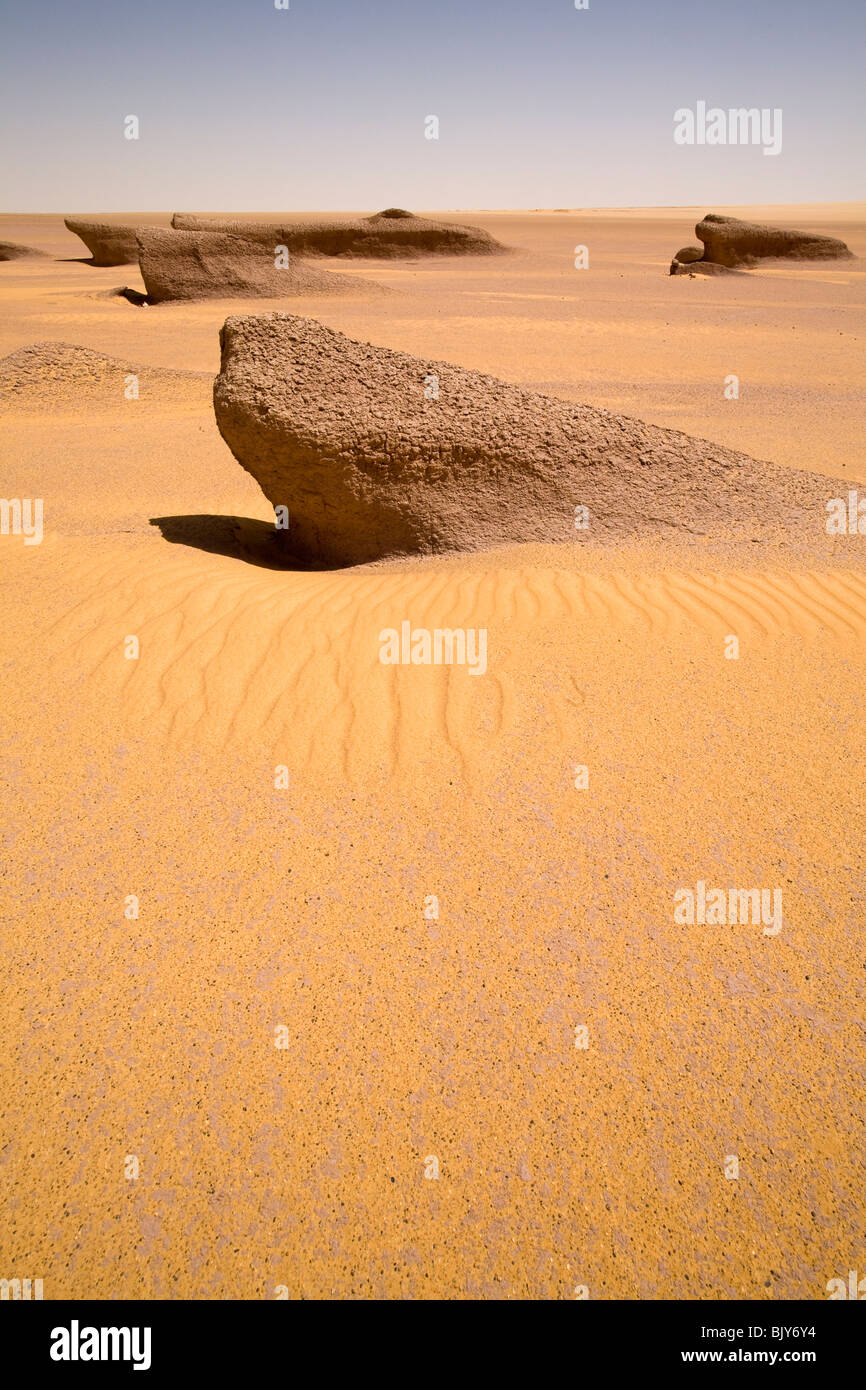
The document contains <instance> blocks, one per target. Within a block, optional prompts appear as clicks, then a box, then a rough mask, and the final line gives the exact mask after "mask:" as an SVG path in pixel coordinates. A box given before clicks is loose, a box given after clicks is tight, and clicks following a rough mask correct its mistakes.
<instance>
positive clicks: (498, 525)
mask: <svg viewBox="0 0 866 1390" xmlns="http://www.w3.org/2000/svg"><path fill="white" fill-rule="evenodd" d="M220 341H221V346H222V366H221V370H220V373H219V376H218V377H217V378H216V381H215V382H214V409H215V412H216V419H217V424H218V426H219V429H220V432H221V434H222V436H223V438H224V440H225V441H226V443H227V444H228V446H229V448H230V449H231V451H232V453H233V454H234V456H235V458H236V459H237V460H238V462H239V463H240V464H241V465H242V466H243V467H244V468H245V469H246V470H247V472H249V473H251V474H252V476H253V477H254V478H255V479H256V481H257V482H258V483H259V485H260V487H261V488H262V491H263V492H264V493H265V495H266V497H267V498H268V500H269V501H270V502H271V503H272V505H273V506H274V507H277V506H286V507H288V509H289V544H290V547H291V550H292V553H293V554H294V555H296V556H297V557H298V558H299V559H304V560H308V561H313V562H324V563H327V564H331V565H340V564H345V565H349V564H353V563H359V562H363V561H369V560H376V559H379V558H381V557H385V556H397V555H417V554H432V553H435V552H444V551H457V550H462V551H473V550H481V549H485V548H489V547H494V546H497V545H504V544H510V543H515V542H523V541H536V542H552V541H574V540H576V539H580V538H581V536H580V533H579V532H576V531H575V525H574V522H575V508H577V507H587V508H588V509H589V531H588V533H587V534H588V537H590V538H592V539H593V540H611V539H614V540H615V539H619V538H626V537H636V536H646V535H650V534H657V535H658V534H661V535H664V536H668V537H670V536H675V535H676V534H677V533H678V532H679V533H689V534H690V535H691V536H694V535H696V534H697V535H712V534H716V535H722V534H728V535H736V536H738V537H740V538H747V537H751V538H754V539H770V538H774V539H778V538H779V537H780V536H781V537H782V538H783V539H784V538H786V537H788V536H790V535H791V534H792V533H794V534H796V535H797V536H798V538H799V539H800V540H802V539H803V537H804V535H808V537H809V538H810V539H812V538H814V537H816V536H819V535H820V533H821V532H822V530H823V509H824V504H825V502H826V499H827V497H828V496H830V495H832V494H831V493H828V486H830V487H834V486H836V484H835V483H830V484H828V480H827V479H826V478H822V477H820V476H819V475H816V474H812V473H805V472H795V471H793V470H790V469H787V468H780V467H777V466H775V465H773V464H770V463H759V462H757V461H756V460H754V459H752V458H749V457H748V456H747V455H745V454H741V453H737V452H735V451H734V450H732V449H727V448H724V447H722V446H721V445H719V444H710V443H707V442H706V441H704V440H700V439H692V438H690V437H689V436H688V435H685V434H681V433H679V432H678V431H676V430H670V429H661V428H658V427H657V426H654V425H648V424H643V423H642V422H640V421H639V420H633V419H629V418H628V417H626V416H623V415H615V414H613V413H611V412H610V411H607V410H600V409H596V408H594V407H590V406H583V405H573V404H570V403H568V402H566V401H561V400H554V399H551V398H549V397H547V396H542V395H536V394H534V393H532V392H529V391H524V390H522V389H520V388H519V387H516V386H510V385H508V384H506V383H505V382H503V381H499V380H497V379H496V378H495V377H492V376H484V375H482V374H481V373H479V372H473V371H466V370H464V369H463V368H461V367H456V366H452V365H451V364H450V363H448V362H438V361H427V360H424V359H422V358H418V357H411V356H409V355H408V354H406V353H403V352H393V351H391V350H389V349H386V348H379V347H372V346H371V345H370V344H369V343H361V342H356V341H354V340H353V339H351V338H347V337H344V336H343V334H341V333H337V332H334V331H332V330H331V329H329V328H325V327H323V325H321V324H320V323H317V322H315V321H313V320H309V319H304V318H299V317H295V316H293V315H291V314H286V313H272V314H263V315H257V316H253V315H247V316H243V315H238V316H234V317H231V318H229V319H227V320H226V322H225V324H224V326H223V329H222V332H221V335H220ZM434 388H435V389H434Z"/></svg>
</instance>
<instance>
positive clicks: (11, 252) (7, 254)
mask: <svg viewBox="0 0 866 1390" xmlns="http://www.w3.org/2000/svg"><path fill="white" fill-rule="evenodd" d="M44 255H46V252H45V251H37V249H36V247H35V246H21V245H20V244H19V243H18V242H17V241H0V261H26V260H29V259H31V258H33V257H39V256H44Z"/></svg>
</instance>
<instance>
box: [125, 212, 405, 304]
mask: <svg viewBox="0 0 866 1390" xmlns="http://www.w3.org/2000/svg"><path fill="white" fill-rule="evenodd" d="M138 245H139V268H140V270H141V277H142V279H143V280H144V284H145V288H146V289H147V297H148V299H149V301H150V302H151V303H153V304H161V303H164V302H165V301H168V300H173V299H238V298H240V299H254V298H256V299H257V298H262V299H287V298H290V297H295V296H297V295H305V294H315V295H319V294H328V295H331V294H350V293H352V292H355V291H359V290H366V291H369V290H370V289H371V287H372V286H371V282H369V281H365V280H360V279H358V278H357V277H355V276H347V275H334V274H333V273H332V272H331V271H328V270H320V269H319V268H318V267H317V266H311V265H307V264H306V263H305V262H304V261H302V260H299V258H298V257H297V256H296V255H289V256H288V257H287V259H288V264H287V265H286V266H277V264H276V261H277V257H276V256H275V249H276V243H275V244H274V245H270V244H268V245H265V244H264V243H262V242H257V241H251V240H247V239H246V238H244V237H238V236H229V235H226V234H223V233H220V232H184V231H167V230H163V229H161V228H154V229H150V228H147V229H144V228H142V229H141V230H140V231H139V234H138ZM374 288H375V289H381V286H375V287H374Z"/></svg>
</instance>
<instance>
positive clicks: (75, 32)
mask: <svg viewBox="0 0 866 1390" xmlns="http://www.w3.org/2000/svg"><path fill="white" fill-rule="evenodd" d="M583 2H584V0H581V3H583ZM0 49H2V52H0V136H2V138H0V210H2V211H4V212H62V213H66V214H72V213H88V212H120V211H124V210H129V211H132V210H134V211H138V212H145V211H154V212H165V211H168V212H172V211H226V212H228V211H239V212H240V211H280V210H286V211H291V210H296V211H300V210H322V211H337V210H342V209H347V210H348V209H352V210H359V211H363V210H367V211H374V210H376V209H379V208H383V207H388V206H394V205H396V206H399V207H406V208H410V209H413V210H433V209H473V208H475V209H481V208H484V209H493V208H558V207H566V208H579V207H629V206H635V207H652V206H691V205H694V204H707V205H710V204H713V205H717V206H725V205H731V204H740V203H742V204H747V203H785V202H815V201H840V200H842V201H849V200H856V199H862V198H863V197H864V196H866V194H864V184H866V178H864V170H866V159H864V130H866V81H864V72H866V61H864V60H866V0H726V3H724V4H721V3H718V2H716V3H709V0H655V3H654V0H588V8H586V9H581V10H578V9H576V8H575V0H289V8H288V9H279V10H278V9H277V8H276V5H275V0H146V3H142V0H138V2H137V3H136V0H78V3H69V0H65V2H62V0H0ZM698 102H704V103H705V104H706V107H708V108H713V107H718V108H721V109H722V110H724V111H727V110H729V109H731V108H738V107H756V108H758V109H759V110H760V109H767V110H768V111H773V110H776V109H779V110H781V112H782V125H781V130H782V142H781V150H780V152H779V153H778V154H776V155H765V154H764V152H763V147H762V146H761V145H760V144H756V145H755V144H732V143H728V144H716V145H707V144H704V145H698V144H692V145H684V144H677V143H676V142H675V141H674V138H673V135H674V113H675V111H677V110H681V109H689V110H696V109H697V104H698ZM128 116H135V117H137V119H138V127H139V128H138V136H139V138H138V139H137V140H132V139H127V138H126V136H125V133H124V132H125V128H126V127H125V120H126V118H127V117H128ZM430 116H435V117H437V119H438V139H430V138H427V134H426V133H425V132H428V131H431V130H432V126H431V125H430V123H429V122H428V120H427V118H428V117H430Z"/></svg>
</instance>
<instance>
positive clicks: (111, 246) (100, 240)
mask: <svg viewBox="0 0 866 1390" xmlns="http://www.w3.org/2000/svg"><path fill="white" fill-rule="evenodd" d="M64 220H65V223H66V226H67V227H68V228H69V230H70V232H74V233H75V235H76V236H78V237H81V240H82V241H83V242H84V245H85V246H86V247H87V249H88V251H89V252H90V254H91V256H92V257H93V264H94V265H130V264H131V263H132V262H133V261H137V260H138V242H137V240H136V230H137V229H136V228H135V227H123V226H115V224H114V223H112V222H78V221H75V220H73V218H71V217H67V218H65V219H64Z"/></svg>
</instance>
